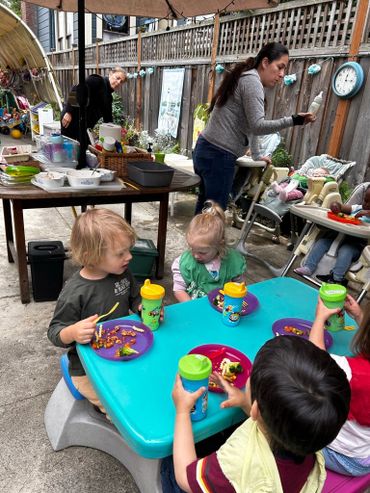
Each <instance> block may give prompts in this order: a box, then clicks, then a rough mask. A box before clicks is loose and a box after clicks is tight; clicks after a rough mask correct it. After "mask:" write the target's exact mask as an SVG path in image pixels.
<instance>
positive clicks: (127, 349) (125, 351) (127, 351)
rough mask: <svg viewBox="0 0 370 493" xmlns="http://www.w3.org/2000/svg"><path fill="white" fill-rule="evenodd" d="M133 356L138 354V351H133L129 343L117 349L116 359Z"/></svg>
mask: <svg viewBox="0 0 370 493" xmlns="http://www.w3.org/2000/svg"><path fill="white" fill-rule="evenodd" d="M133 354H139V351H136V349H133V348H132V347H131V345H130V343H127V344H125V345H124V346H122V347H120V348H119V349H117V352H116V356H117V358H118V357H120V356H132V355H133Z"/></svg>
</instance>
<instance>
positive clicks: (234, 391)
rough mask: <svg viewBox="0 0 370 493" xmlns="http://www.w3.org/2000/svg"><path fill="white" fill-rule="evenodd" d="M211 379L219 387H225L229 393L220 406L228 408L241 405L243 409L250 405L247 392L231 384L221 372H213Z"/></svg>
mask: <svg viewBox="0 0 370 493" xmlns="http://www.w3.org/2000/svg"><path fill="white" fill-rule="evenodd" d="M210 381H211V382H213V383H215V384H216V385H217V386H218V387H221V388H223V389H224V391H225V392H226V393H227V399H226V400H225V401H223V402H221V404H220V407H222V408H223V409H226V408H227V407H241V408H243V409H245V408H246V406H247V405H248V402H247V397H246V394H245V392H243V391H242V390H240V389H238V388H236V387H234V386H233V385H230V384H229V382H227V381H226V380H225V379H224V378H223V377H222V376H221V375H220V374H219V373H216V372H213V373H212V375H211V376H210Z"/></svg>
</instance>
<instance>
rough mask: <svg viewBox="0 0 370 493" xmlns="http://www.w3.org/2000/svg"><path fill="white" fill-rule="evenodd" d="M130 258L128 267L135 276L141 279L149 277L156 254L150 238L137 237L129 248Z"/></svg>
mask: <svg viewBox="0 0 370 493" xmlns="http://www.w3.org/2000/svg"><path fill="white" fill-rule="evenodd" d="M131 253H132V260H131V262H130V265H129V268H130V270H131V272H132V273H133V274H134V276H135V277H137V278H139V279H142V278H148V277H151V275H152V272H153V267H154V262H155V259H156V257H157V256H158V252H157V249H156V248H155V246H154V243H153V242H152V240H147V239H144V238H139V239H138V240H137V241H136V243H135V245H134V246H133V247H132V249H131Z"/></svg>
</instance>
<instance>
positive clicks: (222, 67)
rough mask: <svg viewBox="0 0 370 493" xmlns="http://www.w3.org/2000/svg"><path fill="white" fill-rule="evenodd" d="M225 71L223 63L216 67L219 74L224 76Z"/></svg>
mask: <svg viewBox="0 0 370 493" xmlns="http://www.w3.org/2000/svg"><path fill="white" fill-rule="evenodd" d="M224 70H225V67H224V66H223V65H221V63H218V64H217V65H216V67H215V71H216V72H217V73H218V74H222V72H223V71H224Z"/></svg>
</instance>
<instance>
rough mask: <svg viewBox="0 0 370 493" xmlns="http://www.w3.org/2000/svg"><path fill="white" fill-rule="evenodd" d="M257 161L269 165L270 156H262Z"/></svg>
mask: <svg viewBox="0 0 370 493" xmlns="http://www.w3.org/2000/svg"><path fill="white" fill-rule="evenodd" d="M259 161H265V163H266V164H271V163H272V161H271V157H270V156H263V157H261V158H260V159H259Z"/></svg>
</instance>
